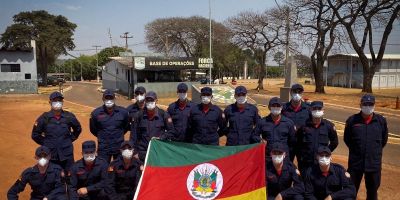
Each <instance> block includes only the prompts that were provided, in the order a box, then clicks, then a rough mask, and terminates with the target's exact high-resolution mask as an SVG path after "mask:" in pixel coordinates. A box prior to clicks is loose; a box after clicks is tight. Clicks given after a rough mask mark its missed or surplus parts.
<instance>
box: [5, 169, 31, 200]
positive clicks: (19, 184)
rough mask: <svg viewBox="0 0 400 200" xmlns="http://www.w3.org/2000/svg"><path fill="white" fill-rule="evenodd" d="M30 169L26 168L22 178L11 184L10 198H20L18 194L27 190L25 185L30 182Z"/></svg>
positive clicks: (8, 196)
mask: <svg viewBox="0 0 400 200" xmlns="http://www.w3.org/2000/svg"><path fill="white" fill-rule="evenodd" d="M29 173H30V172H29V169H27V170H25V171H24V172H23V173H22V174H21V176H20V178H19V179H18V180H17V181H16V182H15V183H14V185H12V186H11V188H10V189H9V190H8V192H7V199H8V200H18V194H19V193H20V192H22V191H24V190H25V186H26V184H27V183H28V177H29Z"/></svg>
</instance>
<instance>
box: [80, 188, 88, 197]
mask: <svg viewBox="0 0 400 200" xmlns="http://www.w3.org/2000/svg"><path fill="white" fill-rule="evenodd" d="M87 193H88V191H87V188H85V187H83V188H80V189H79V190H78V194H79V196H83V195H86V194H87Z"/></svg>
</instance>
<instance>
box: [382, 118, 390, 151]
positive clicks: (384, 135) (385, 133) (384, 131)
mask: <svg viewBox="0 0 400 200" xmlns="http://www.w3.org/2000/svg"><path fill="white" fill-rule="evenodd" d="M381 120H382V121H383V123H382V126H383V127H382V128H383V129H382V148H383V147H385V146H386V143H387V141H388V137H389V134H388V132H389V130H388V127H387V122H386V119H385V118H384V117H382V119H381Z"/></svg>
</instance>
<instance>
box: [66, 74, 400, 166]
mask: <svg viewBox="0 0 400 200" xmlns="http://www.w3.org/2000/svg"><path fill="white" fill-rule="evenodd" d="M69 85H71V86H72V89H71V90H69V91H67V92H65V94H64V96H65V100H66V101H70V102H73V103H76V104H80V105H83V106H89V107H93V108H96V107H99V106H101V105H102V104H103V102H102V93H100V92H99V91H97V88H99V87H100V86H101V85H99V84H92V83H80V82H74V83H69ZM251 97H252V98H253V99H254V100H255V101H256V102H257V103H258V104H266V103H267V102H268V99H266V97H262V96H259V95H253V96H251ZM130 103H131V102H130V101H129V100H127V99H126V97H123V96H119V97H117V100H116V104H117V105H121V106H124V107H126V106H127V105H129V104H130ZM325 110H326V111H325V113H326V118H328V119H332V120H336V121H340V122H344V121H345V120H346V119H347V118H348V117H349V116H350V115H352V114H354V113H356V112H358V110H356V109H353V110H351V109H343V108H336V107H334V106H326V109H325ZM387 119H388V125H389V130H390V132H392V133H394V131H396V133H397V134H400V131H398V130H399V124H400V119H395V118H394V117H387ZM393 130H394V131H393ZM399 143H400V141H399ZM399 143H398V144H387V146H386V147H385V149H384V154H383V162H384V163H387V164H391V165H395V166H399V167H400V159H398V155H400V145H399ZM334 153H335V154H339V155H345V156H347V155H348V149H347V147H346V145H345V144H344V142H343V138H342V137H341V136H340V137H339V146H338V147H337V149H336V150H335V152H334Z"/></svg>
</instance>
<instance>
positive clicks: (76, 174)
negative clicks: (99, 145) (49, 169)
mask: <svg viewBox="0 0 400 200" xmlns="http://www.w3.org/2000/svg"><path fill="white" fill-rule="evenodd" d="M107 167H108V163H107V161H105V160H104V159H102V158H100V157H98V156H97V157H96V159H95V160H94V163H93V167H92V168H91V169H90V170H89V169H88V168H87V167H86V164H85V161H84V160H83V159H80V160H78V161H76V162H75V164H74V165H73V166H72V168H71V178H70V180H71V185H70V198H71V199H78V193H77V191H78V190H79V188H82V187H86V188H87V190H88V197H89V199H92V200H94V199H98V194H99V193H100V192H102V191H104V190H105V188H106V184H107V178H108V177H107Z"/></svg>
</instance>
